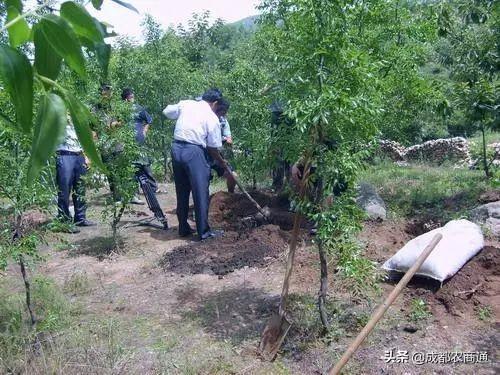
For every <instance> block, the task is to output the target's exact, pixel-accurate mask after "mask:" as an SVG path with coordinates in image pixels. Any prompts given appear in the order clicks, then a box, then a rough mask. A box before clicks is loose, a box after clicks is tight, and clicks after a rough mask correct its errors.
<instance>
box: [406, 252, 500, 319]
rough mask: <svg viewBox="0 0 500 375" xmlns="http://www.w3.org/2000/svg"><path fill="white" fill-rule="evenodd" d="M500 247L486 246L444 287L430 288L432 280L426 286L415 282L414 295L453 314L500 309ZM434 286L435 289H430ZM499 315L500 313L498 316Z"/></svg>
mask: <svg viewBox="0 0 500 375" xmlns="http://www.w3.org/2000/svg"><path fill="white" fill-rule="evenodd" d="M499 251H500V249H499V248H496V247H492V246H487V247H485V248H484V249H483V250H482V251H481V252H480V253H479V254H478V255H476V256H475V257H474V258H472V259H471V260H470V261H469V262H468V263H467V264H466V265H465V266H464V267H463V268H462V269H461V270H460V271H459V272H458V273H456V274H455V276H453V277H451V278H450V279H448V281H445V283H444V284H443V286H442V287H441V288H439V286H435V287H434V290H435V292H434V293H432V291H434V290H431V291H429V290H424V289H430V288H429V281H428V280H427V284H426V285H423V284H421V283H418V284H417V285H415V284H414V285H413V290H412V291H411V292H410V294H411V295H412V296H422V297H424V298H425V299H426V300H427V303H428V304H429V306H430V307H431V309H432V310H433V311H437V310H439V309H436V306H439V305H442V306H444V308H445V309H446V312H447V313H449V314H451V315H454V316H465V315H469V316H470V315H473V314H474V310H475V309H476V308H477V306H490V307H492V308H493V309H495V310H497V311H495V314H499V313H500V311H498V309H499V308H500V294H499V293H500V261H499V259H498V255H499ZM431 289H432V288H431ZM497 316H498V315H497Z"/></svg>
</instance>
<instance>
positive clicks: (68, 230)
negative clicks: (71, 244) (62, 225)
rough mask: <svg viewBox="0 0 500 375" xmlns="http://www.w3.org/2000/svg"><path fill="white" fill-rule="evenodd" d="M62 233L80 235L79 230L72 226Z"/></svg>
mask: <svg viewBox="0 0 500 375" xmlns="http://www.w3.org/2000/svg"><path fill="white" fill-rule="evenodd" d="M62 231H63V232H65V233H71V234H76V233H80V229H78V228H76V227H74V226H69V227H67V228H66V229H63V230H62Z"/></svg>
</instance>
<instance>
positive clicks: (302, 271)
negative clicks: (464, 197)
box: [37, 185, 500, 374]
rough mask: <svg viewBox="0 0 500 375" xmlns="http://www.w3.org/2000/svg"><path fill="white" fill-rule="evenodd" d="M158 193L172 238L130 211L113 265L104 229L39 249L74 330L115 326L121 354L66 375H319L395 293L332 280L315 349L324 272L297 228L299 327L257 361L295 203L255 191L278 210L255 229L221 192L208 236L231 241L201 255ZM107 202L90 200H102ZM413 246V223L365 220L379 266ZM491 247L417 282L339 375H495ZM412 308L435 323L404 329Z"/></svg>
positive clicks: (142, 211)
mask: <svg viewBox="0 0 500 375" xmlns="http://www.w3.org/2000/svg"><path fill="white" fill-rule="evenodd" d="M162 190H165V191H166V193H164V194H160V195H159V199H160V202H161V205H162V207H164V210H165V212H167V218H168V221H169V223H170V225H171V228H172V229H170V230H168V231H163V230H160V229H157V228H152V227H148V226H140V225H137V224H138V223H139V221H141V220H144V219H145V218H146V217H147V216H149V213H148V210H147V207H146V206H134V207H133V210H132V211H131V212H128V213H127V214H126V215H125V217H124V220H123V228H122V230H121V233H122V236H123V245H122V250H123V251H121V252H119V253H110V252H109V250H108V244H109V239H108V238H109V231H108V228H107V227H106V226H105V225H104V224H103V225H99V226H98V227H91V228H83V229H82V231H81V233H78V234H72V235H70V234H65V235H62V236H58V237H57V238H53V239H52V241H51V242H49V244H48V245H47V246H45V248H44V251H43V252H44V254H45V255H46V262H45V263H44V264H43V265H42V267H41V268H40V269H39V272H41V273H43V274H44V275H47V276H49V277H51V278H53V279H55V280H56V282H57V283H58V284H59V285H60V286H61V287H62V288H63V290H65V291H66V294H67V296H68V298H69V299H70V301H71V302H72V303H75V304H78V305H80V306H81V311H82V313H81V315H80V316H79V318H78V319H79V320H80V322H79V325H81V326H85V324H87V323H88V322H89V321H91V320H93V319H112V320H113V321H114V322H118V323H117V326H116V328H113V329H114V330H116V332H117V338H116V340H119V343H120V348H122V349H123V350H121V351H117V352H116V353H115V352H113V353H114V356H112V357H111V358H112V359H113V360H111V361H104V362H103V364H100V365H99V366H100V367H92V366H97V364H96V363H95V362H96V361H95V360H94V361H92V360H91V359H89V357H88V356H82V355H80V356H75V358H72V360H71V361H69V362H68V363H67V364H66V365H65V367H64V371H63V372H64V373H66V374H77V373H78V374H80V373H89V374H90V373H111V374H115V373H121V374H139V373H140V374H163V373H164V374H185V373H186V374H187V373H191V374H212V373H218V374H222V373H237V374H320V373H323V372H324V371H326V369H328V367H329V366H330V365H331V364H332V363H334V362H335V361H336V359H338V358H339V357H340V355H341V354H342V353H343V351H344V350H345V349H346V347H347V345H348V344H349V343H350V342H351V341H352V340H353V338H354V337H355V336H356V334H357V332H359V330H360V329H361V328H362V326H363V325H364V324H365V323H366V321H367V320H368V318H369V316H370V314H371V313H372V312H373V310H374V309H375V307H376V306H377V304H378V303H379V302H380V301H381V300H382V299H383V297H384V296H385V295H387V294H388V293H389V291H390V290H391V288H392V287H393V285H394V283H393V282H384V281H381V282H380V288H379V289H380V291H379V293H373V294H370V295H368V296H360V295H357V294H354V293H353V291H352V289H351V288H350V286H349V285H346V284H345V282H343V281H341V280H339V279H338V278H337V277H336V275H335V273H333V274H331V275H330V296H331V301H330V302H329V306H328V308H329V312H330V318H331V322H332V330H331V333H330V335H329V336H328V337H327V338H326V339H325V338H320V337H319V330H320V327H319V322H318V317H317V312H316V306H315V298H316V294H317V289H318V287H319V268H318V260H317V254H316V253H315V252H314V247H313V246H312V240H313V238H311V237H310V236H309V235H308V234H307V233H308V231H307V229H306V228H305V227H307V223H305V222H304V223H303V226H304V231H303V236H302V240H301V243H300V247H299V249H298V254H297V261H296V269H295V273H294V275H293V278H292V284H291V285H292V290H291V292H292V297H291V299H292V303H291V308H292V317H293V320H294V324H293V325H292V329H291V330H290V332H289V335H288V337H287V339H286V340H285V343H284V345H283V347H282V350H281V352H280V353H279V355H278V358H277V359H276V361H275V362H273V363H267V362H264V361H262V360H260V359H259V357H258V355H257V353H256V350H255V348H256V347H257V345H258V342H259V338H260V333H261V332H262V329H263V327H264V326H265V324H266V321H267V320H268V318H269V317H270V315H271V313H272V312H273V311H274V310H275V309H276V306H277V303H278V300H279V293H280V291H281V283H282V278H283V272H284V263H285V254H286V250H287V242H288V239H289V232H288V231H289V230H290V228H291V222H292V221H291V220H292V214H291V213H290V212H288V207H289V202H288V201H287V200H286V199H284V198H283V197H273V196H272V195H271V194H269V193H262V192H261V193H254V194H253V195H254V198H255V199H257V200H258V201H259V203H260V204H261V205H263V206H268V207H269V208H270V209H271V211H272V212H273V215H272V217H273V219H272V220H271V222H270V223H262V222H258V220H257V221H256V220H255V218H252V215H255V214H256V210H255V209H254V208H253V206H252V205H251V203H249V202H248V201H247V200H245V199H244V197H243V196H242V195H236V196H232V195H230V194H227V193H217V194H216V195H215V196H214V197H213V199H212V202H211V207H210V220H211V224H212V226H213V227H214V228H224V229H225V230H226V233H225V236H224V237H223V238H222V239H220V240H213V241H209V242H206V243H199V242H194V241H192V239H181V238H179V237H178V236H177V233H176V227H177V222H176V217H175V214H174V213H175V211H174V210H175V194H174V192H173V188H172V186H171V185H165V186H162ZM102 194H103V193H99V194H98V196H97V197H96V199H91V200H90V201H91V202H101V201H102V199H101V198H102ZM100 211H101V207H100V206H99V205H96V204H94V205H93V206H91V208H90V210H89V216H90V218H91V219H93V220H96V221H101V217H100V216H101V215H100ZM249 217H250V218H249ZM191 224H192V225H194V223H191ZM261 224H263V225H261ZM420 224H422V223H420ZM420 224H419V226H420ZM422 225H423V224H422ZM429 225H432V223H430V224H429ZM415 234H416V233H415V224H414V223H408V222H405V221H403V220H389V221H386V222H383V223H377V222H371V223H366V225H365V228H364V230H363V232H362V233H361V235H360V241H361V243H362V244H363V245H364V246H365V255H366V256H367V257H368V258H369V259H371V260H372V261H373V262H376V263H377V264H378V265H381V264H382V263H383V261H385V260H386V259H387V258H388V257H390V256H391V255H392V254H394V253H395V252H396V251H397V250H398V249H399V248H400V247H401V246H402V245H403V244H404V243H405V242H406V241H408V240H409V239H411V238H412V237H413V236H414V235H415ZM61 239H62V244H61ZM499 249H500V243H499V241H495V240H493V239H489V240H488V243H487V246H486V247H485V248H484V249H483V251H481V252H480V253H479V254H478V255H477V256H476V257H474V258H473V259H472V260H471V261H470V262H469V263H467V264H466V265H465V266H464V268H463V269H462V270H461V271H460V272H459V273H458V274H457V275H456V276H455V277H453V278H452V279H451V280H449V281H447V282H445V283H444V285H443V286H442V287H441V288H439V285H434V284H432V283H429V282H424V281H422V280H417V281H416V282H412V284H411V285H410V286H409V287H408V288H407V289H406V290H405V292H404V294H403V295H402V297H401V298H400V299H398V301H397V302H396V303H395V305H394V306H393V307H392V308H391V309H390V310H389V312H388V313H387V315H386V317H385V318H384V319H383V321H382V322H381V323H380V324H379V325H378V326H377V328H376V330H375V331H374V332H373V333H372V335H371V336H370V337H369V338H368V340H367V341H366V342H365V343H364V344H363V346H362V348H361V349H360V350H359V351H358V352H357V353H356V355H355V356H354V358H353V359H352V361H351V362H350V363H349V365H348V367H347V368H346V373H352V374H432V373H434V374H454V373H457V374H472V373H473V374H495V373H498V371H499V370H500V367H499V366H498V363H497V359H498V348H499V347H500V345H499V339H500V336H499V333H498V327H499V314H500V311H499V306H500V299H499V298H500V297H499V291H500V284H499V283H500V274H499V273H500V267H499V264H498V251H499ZM80 279H84V280H85V285H86V287H85V288H84V289H85V290H82V289H81V288H70V287H68V286H71V285H74V284H75V282H74V281H75V280H80ZM420 299H421V300H422V301H424V302H425V306H427V308H428V309H429V310H430V311H429V312H428V313H427V314H424V315H425V316H422V317H420V318H419V319H417V320H414V319H413V320H412V319H411V318H410V316H411V314H412V311H413V310H412V306H413V304H414V302H413V301H415V300H420ZM481 313H482V314H481ZM118 333H119V334H118ZM391 349H394V350H400V351H407V352H408V355H409V360H408V361H406V362H405V361H404V360H403V361H400V362H403V363H387V362H386V361H385V359H384V357H386V356H387V353H386V352H387V351H390V350H391ZM75 350H76V349H75ZM101 350H103V349H102V348H101ZM432 352H439V353H449V352H487V353H488V360H487V361H486V362H485V363H480V364H471V363H467V364H463V363H455V364H454V363H426V364H416V363H415V361H412V360H413V357H412V356H413V355H414V353H424V354H425V353H432ZM419 355H420V354H419ZM106 358H108V357H106ZM37 372H38V371H37ZM40 373H43V371H42V370H40Z"/></svg>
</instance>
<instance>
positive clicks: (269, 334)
mask: <svg viewBox="0 0 500 375" xmlns="http://www.w3.org/2000/svg"><path fill="white" fill-rule="evenodd" d="M306 165H307V167H306V168H305V172H304V177H303V178H302V183H301V187H300V193H299V197H300V198H303V197H304V193H305V189H306V180H307V177H308V176H309V173H310V167H311V166H310V163H307V164H306ZM301 219H302V218H301V215H300V212H299V211H298V210H297V211H296V212H295V214H294V216H293V229H292V237H291V240H290V250H289V252H288V259H287V261H286V271H285V279H284V281H283V289H282V290H281V298H280V304H279V308H278V313H273V316H272V317H271V319H269V321H268V322H267V325H266V327H265V328H264V331H263V332H262V337H261V339H260V343H259V352H260V355H261V356H262V358H264V359H265V360H266V361H272V360H274V358H275V357H276V354H278V350H279V348H280V347H281V344H282V343H283V340H284V339H285V337H286V335H287V334H288V331H289V330H290V327H291V326H292V323H291V322H290V319H289V318H288V317H287V316H286V302H287V298H288V289H289V287H290V277H291V276H292V270H293V263H294V259H295V250H296V249H297V241H298V238H299V230H300V222H301Z"/></svg>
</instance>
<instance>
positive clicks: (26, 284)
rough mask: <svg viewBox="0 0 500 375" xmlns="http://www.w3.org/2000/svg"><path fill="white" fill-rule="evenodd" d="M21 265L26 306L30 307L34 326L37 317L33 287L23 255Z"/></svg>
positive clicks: (33, 325)
mask: <svg viewBox="0 0 500 375" xmlns="http://www.w3.org/2000/svg"><path fill="white" fill-rule="evenodd" d="M19 265H20V266H21V275H23V281H24V291H25V294H26V306H27V307H28V312H29V314H30V320H31V327H32V328H34V327H35V325H36V318H35V314H34V313H33V309H32V308H31V287H30V282H29V280H28V275H27V274H26V267H25V264H24V258H23V256H22V255H20V256H19Z"/></svg>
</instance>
